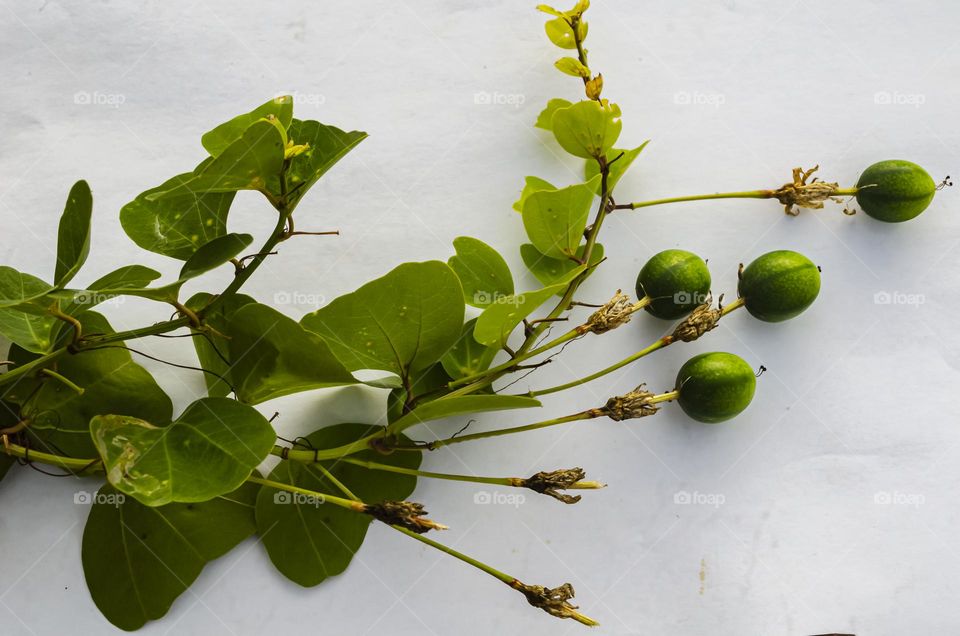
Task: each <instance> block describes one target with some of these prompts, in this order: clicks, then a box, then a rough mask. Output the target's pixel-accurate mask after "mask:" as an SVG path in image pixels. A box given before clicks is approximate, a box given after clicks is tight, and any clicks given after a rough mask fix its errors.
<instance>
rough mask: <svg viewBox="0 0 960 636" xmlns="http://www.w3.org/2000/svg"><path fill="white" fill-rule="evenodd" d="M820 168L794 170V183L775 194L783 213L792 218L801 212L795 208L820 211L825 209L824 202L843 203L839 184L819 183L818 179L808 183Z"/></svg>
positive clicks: (787, 184) (785, 185)
mask: <svg viewBox="0 0 960 636" xmlns="http://www.w3.org/2000/svg"><path fill="white" fill-rule="evenodd" d="M819 168H820V166H819V165H817V166H814V167H812V168H810V169H809V170H804V169H803V168H794V169H793V181H792V182H791V183H785V184H783V186H781V187H780V189H778V190H776V191H775V192H774V193H773V196H774V198H776V199H777V201H779V202H780V203H782V204H783V211H784V212H785V213H786V214H789V215H790V216H796V215H798V214H800V210H797V209H795V208H811V209H814V210H819V209H821V208H823V202H824V201H828V200H829V201H835V202H837V203H843V199H842V198H840V197H838V196H837V191H838V190H840V185H839V184H837V183H828V182H826V181H818V180H817V178H816V177H814V178H813V180H812V181H810V182H809V183H808V180H809V179H810V176H811V175H812V174H813V173H814V172H816V171H817V170H818V169H819Z"/></svg>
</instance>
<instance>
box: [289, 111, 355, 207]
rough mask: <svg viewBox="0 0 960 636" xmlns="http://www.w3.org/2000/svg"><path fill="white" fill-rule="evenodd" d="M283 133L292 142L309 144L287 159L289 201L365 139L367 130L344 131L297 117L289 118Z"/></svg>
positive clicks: (302, 192)
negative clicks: (300, 152) (306, 147)
mask: <svg viewBox="0 0 960 636" xmlns="http://www.w3.org/2000/svg"><path fill="white" fill-rule="evenodd" d="M287 134H288V136H289V138H290V141H292V142H293V143H294V144H298V145H299V144H308V145H309V146H310V147H309V148H308V149H307V151H306V152H304V153H302V154H300V155H297V156H296V157H294V158H293V159H291V161H290V167H289V169H288V170H287V183H288V184H289V187H288V191H289V192H291V194H290V195H289V200H290V202H291V203H293V202H296V201H297V200H299V199H300V198H302V197H303V195H304V194H306V192H307V190H309V189H310V188H311V187H312V186H313V184H314V183H316V182H317V180H318V179H319V178H320V177H322V176H323V175H324V174H326V172H327V171H328V170H329V169H330V168H332V167H333V166H334V165H335V164H336V163H337V162H338V161H340V160H341V159H343V157H344V156H345V155H346V154H347V153H348V152H350V151H351V150H353V148H354V147H355V146H356V145H357V144H359V143H360V142H361V141H363V140H364V139H366V138H367V133H365V132H361V131H359V130H352V131H349V132H345V131H343V130H340V129H339V128H337V127H335V126H326V125H324V124H321V123H320V122H318V121H312V120H307V121H301V120H299V119H294V120H293V122H292V123H291V124H290V128H289V130H288V131H287ZM294 188H296V190H294Z"/></svg>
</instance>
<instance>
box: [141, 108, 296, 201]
mask: <svg viewBox="0 0 960 636" xmlns="http://www.w3.org/2000/svg"><path fill="white" fill-rule="evenodd" d="M284 137H285V133H284V131H283V127H282V126H280V123H279V122H277V121H276V120H266V119H259V120H257V121H255V122H254V123H253V124H251V125H250V126H249V127H248V128H247V129H246V130H244V131H243V135H242V136H241V137H240V138H239V139H237V140H236V141H234V142H233V143H232V144H230V145H229V146H228V147H227V148H226V149H225V150H224V151H223V152H222V153H220V154H219V155H218V156H217V157H215V158H214V159H213V161H210V162H207V163H202V164H200V166H199V167H198V168H197V170H196V171H194V173H193V174H192V175H191V176H190V177H189V178H187V179H185V180H184V181H181V182H180V183H179V184H177V185H175V186H173V187H171V188H170V189H168V190H163V191H159V192H151V193H150V194H147V195H146V199H147V200H148V201H156V200H159V199H163V198H168V197H181V196H184V195H186V194H192V195H199V194H205V193H207V192H235V191H237V190H269V191H272V192H276V190H278V189H279V179H280V168H281V166H282V165H283V153H284V143H285V142H284Z"/></svg>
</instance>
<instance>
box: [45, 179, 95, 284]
mask: <svg viewBox="0 0 960 636" xmlns="http://www.w3.org/2000/svg"><path fill="white" fill-rule="evenodd" d="M92 213H93V196H92V195H91V194H90V186H89V185H87V182H86V181H77V182H76V183H75V184H74V185H73V187H72V188H71V189H70V194H69V195H67V204H66V206H65V207H64V209H63V215H62V216H61V217H60V228H59V231H58V233H57V267H56V272H55V273H54V276H53V282H54V284H55V285H56V286H57V287H58V288H62V287H65V286H66V285H67V283H69V282H70V281H71V280H73V277H74V276H76V275H77V272H79V271H80V268H81V267H83V264H84V263H85V262H86V260H87V255H88V254H89V253H90V216H91V214H92Z"/></svg>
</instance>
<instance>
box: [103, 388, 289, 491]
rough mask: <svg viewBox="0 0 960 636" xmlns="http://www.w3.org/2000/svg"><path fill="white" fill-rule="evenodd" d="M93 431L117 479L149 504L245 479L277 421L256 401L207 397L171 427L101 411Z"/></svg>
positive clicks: (272, 438) (268, 446) (267, 444)
mask: <svg viewBox="0 0 960 636" xmlns="http://www.w3.org/2000/svg"><path fill="white" fill-rule="evenodd" d="M90 435H91V436H92V437H93V443H94V445H95V446H96V447H97V451H98V452H99V453H100V457H101V459H102V460H103V464H104V469H105V470H106V473H107V479H108V480H109V481H110V483H111V484H113V486H114V487H115V488H116V489H117V490H119V491H121V492H123V493H126V494H128V495H130V496H132V497H136V498H137V500H138V501H140V502H141V503H144V504H146V505H148V506H162V505H164V504H168V503H171V502H195V501H207V500H209V499H212V498H214V497H216V496H217V495H222V494H225V493H228V492H230V491H231V490H234V489H236V488H238V487H239V486H240V484H242V483H243V482H244V480H245V479H246V478H247V477H248V476H249V475H250V472H251V471H252V470H253V469H254V468H255V467H256V466H257V464H259V463H260V462H262V461H263V460H264V459H265V458H266V457H267V455H269V454H270V450H271V449H272V448H273V445H274V442H275V441H276V436H275V434H274V431H273V427H272V426H271V425H270V423H269V422H268V421H267V420H266V418H265V417H263V415H261V414H260V413H259V412H258V411H257V410H256V409H254V408H253V407H252V406H247V405H245V404H241V403H240V402H237V401H235V400H230V399H227V398H217V397H213V398H211V397H208V398H201V399H199V400H197V401H196V402H194V403H193V404H191V405H190V406H188V407H187V409H186V410H185V411H184V412H183V413H182V414H181V415H180V417H178V418H177V419H176V420H175V421H174V422H173V423H172V424H170V425H169V426H157V425H155V424H153V423H151V422H148V421H146V420H142V419H140V418H136V417H130V416H129V415H98V416H96V417H94V418H93V419H92V420H90Z"/></svg>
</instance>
